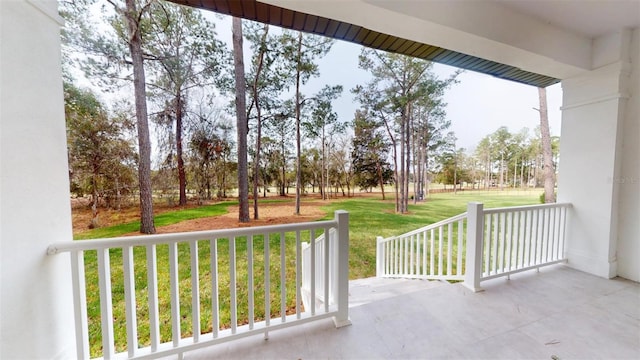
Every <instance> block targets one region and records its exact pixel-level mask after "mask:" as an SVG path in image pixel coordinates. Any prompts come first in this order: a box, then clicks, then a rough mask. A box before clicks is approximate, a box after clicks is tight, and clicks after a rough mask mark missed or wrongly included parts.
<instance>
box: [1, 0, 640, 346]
mask: <svg viewBox="0 0 640 360" xmlns="http://www.w3.org/2000/svg"><path fill="white" fill-rule="evenodd" d="M194 3H197V4H199V6H204V5H206V4H214V3H218V4H232V5H234V6H235V7H237V5H240V7H241V8H242V4H246V3H255V2H253V1H243V2H235V1H194ZM261 4H263V5H261V6H269V5H273V6H278V7H282V8H287V9H293V10H295V11H297V12H298V13H301V14H303V16H305V17H306V15H305V14H312V15H316V16H320V17H323V18H327V19H335V20H337V21H339V22H340V24H346V25H344V26H342V27H338V28H337V29H343V30H346V29H349V26H350V25H349V24H355V25H357V26H361V27H364V28H368V29H372V30H373V31H375V32H377V33H379V34H383V35H384V34H389V35H392V36H393V37H394V38H393V39H389V42H390V43H389V44H388V45H392V47H393V46H394V44H396V45H397V46H398V48H400V47H406V48H405V50H407V51H408V49H414V50H415V51H418V50H419V44H430V45H433V46H435V47H437V48H439V49H448V50H450V51H453V52H455V54H453V55H452V57H454V58H457V57H459V56H461V55H460V54H466V55H468V56H471V57H472V58H473V59H468V60H469V61H471V60H477V59H480V60H482V59H485V60H487V61H489V62H492V63H496V64H505V65H507V66H508V68H509V69H507V70H509V71H511V70H513V71H514V73H515V74H516V76H522V77H521V79H523V80H526V79H527V78H528V77H529V76H532V78H536V76H535V75H536V74H538V75H542V76H543V77H545V78H547V77H551V78H553V79H555V80H559V81H562V85H563V91H564V99H563V119H562V145H561V154H562V159H561V165H560V178H559V187H558V198H559V201H561V202H567V203H571V204H572V205H573V210H572V214H571V217H570V219H569V223H568V228H569V229H571V230H570V232H568V233H567V239H566V246H565V254H566V260H567V264H566V265H554V266H551V267H549V268H548V269H542V270H541V272H540V273H537V272H535V271H527V272H523V273H520V274H515V275H513V276H512V277H511V280H505V279H504V278H499V279H492V280H486V281H484V282H483V283H482V288H483V289H484V290H485V291H483V292H479V293H472V292H471V291H470V290H467V289H466V288H463V287H462V286H461V285H460V284H455V285H450V284H442V285H440V286H437V287H434V288H429V289H424V290H421V289H419V290H416V291H412V292H410V293H407V294H405V295H403V296H397V297H390V298H386V299H380V298H378V299H377V301H374V302H370V303H368V304H362V305H360V306H354V305H356V304H357V303H362V302H365V301H360V302H359V301H355V300H354V299H351V301H350V302H351V305H352V308H351V309H350V311H349V312H350V314H349V315H350V318H351V321H352V323H353V325H351V326H347V327H344V328H340V329H335V326H334V324H333V322H331V320H330V319H328V318H327V319H321V320H318V321H317V322H314V323H308V324H303V325H301V326H298V327H295V328H289V329H283V330H278V331H273V333H272V335H271V338H270V340H268V341H267V342H265V341H264V340H263V339H262V337H261V336H260V335H256V336H252V337H247V338H245V339H240V340H236V341H235V342H233V343H226V344H216V345H215V346H213V347H209V348H207V349H200V350H197V351H193V352H188V353H187V356H189V357H193V358H198V357H199V358H211V357H213V356H217V357H222V358H227V357H237V358H247V357H249V358H250V357H254V358H258V357H259V358H283V357H284V358H293V357H295V358H318V357H322V358H335V357H338V358H371V357H378V358H392V357H396V358H412V357H413V358H417V357H422V358H424V357H429V358H431V357H448V358H545V359H549V358H550V357H551V356H553V355H555V356H557V357H558V358H561V359H562V358H638V357H639V356H640V354H639V349H640V345H639V341H640V329H639V322H640V320H639V319H640V315H639V308H638V304H639V301H638V299H639V297H640V290H639V287H638V284H637V283H634V282H631V281H629V280H622V279H619V278H617V276H621V277H624V278H627V279H630V280H633V281H640V260H639V259H638V253H639V252H640V223H639V222H638V214H639V210H640V185H639V184H640V165H639V163H638V154H639V153H640V150H639V149H640V147H639V146H640V145H639V144H640V142H639V141H638V139H639V137H640V115H639V114H640V113H639V110H640V101H638V91H639V88H640V65H639V64H640V28H639V26H640V15H638V14H639V12H638V4H637V2H635V1H620V2H614V3H611V2H604V1H602V2H599V1H596V2H586V3H585V2H581V1H567V2H545V3H544V4H542V3H540V2H537V1H521V2H504V1H486V2H464V1H459V2H458V1H456V2H430V1H393V2H391V1H373V0H371V1H370V0H352V1H345V2H341V5H340V6H336V5H335V3H334V2H324V1H293V0H267V1H265V2H264V3H262V2H261ZM265 4H266V5H265ZM0 10H1V11H0V24H1V27H2V40H1V41H0V44H1V51H0V53H1V54H2V55H1V63H2V66H1V67H0V70H1V74H0V75H1V76H0V84H1V86H2V93H1V98H0V105H1V112H0V120H1V122H0V125H1V128H0V136H1V140H0V165H1V168H0V170H1V174H2V176H1V179H2V181H1V184H0V185H1V192H0V197H1V198H0V200H1V201H0V205H1V208H0V214H1V218H0V236H1V243H0V245H1V248H0V256H1V258H0V265H1V268H0V272H1V273H0V275H1V281H0V283H1V288H0V294H1V296H2V299H1V302H0V306H1V311H0V319H1V323H0V326H1V329H0V332H1V337H0V358H7V359H13V358H29V359H33V358H47V359H50V358H60V359H68V358H74V357H83V354H82V353H77V351H76V338H75V336H74V334H75V324H74V312H75V311H76V310H77V309H74V306H73V303H74V302H73V297H74V295H73V294H74V290H73V285H72V281H71V279H72V270H71V266H70V261H69V260H70V257H69V256H68V255H66V254H65V255H60V256H47V254H46V252H47V247H48V246H49V245H50V244H52V243H64V242H67V243H70V242H71V239H72V234H71V212H70V207H69V191H68V189H69V179H68V168H67V154H66V136H65V121H64V107H63V97H62V81H61V79H62V75H61V66H60V36H59V31H60V27H61V26H62V25H63V22H62V21H61V19H60V17H59V16H58V14H57V3H56V2H55V1H32V0H19V1H3V2H1V3H0ZM276 13H277V12H275V13H274V15H275V14H276ZM292 24H293V22H292ZM292 26H293V25H292ZM353 31H354V34H353V36H354V37H356V35H357V32H356V30H353ZM358 31H359V30H358ZM381 39H382V38H381ZM395 39H400V40H399V41H397V42H396V41H395ZM402 39H409V40H411V41H414V42H415V43H417V44H418V45H416V46H418V47H414V46H409V45H407V44H406V42H401V40H402ZM363 40H364V39H363ZM391 41H393V42H392V43H391ZM403 44H404V45H403ZM429 51H431V50H430V49H429V48H425V49H424V52H425V53H428V52H429ZM434 51H439V50H434ZM449 55H451V54H449ZM443 56H444V55H443ZM460 58H462V57H460ZM483 64H486V63H483ZM509 71H507V72H506V73H509ZM522 72H524V74H523V73H522ZM506 73H505V74H506ZM496 76H497V75H496ZM596 170H597V171H596ZM36 204H37V205H36ZM372 242H373V239H372ZM417 281H418V280H415V281H412V282H411V285H412V286H411V287H413V286H416V285H415V284H414V283H413V282H417ZM345 283H346V281H345ZM353 284H354V283H352V285H353ZM407 284H408V283H404V285H405V286H407ZM418 284H419V283H418ZM325 289H326V287H325ZM351 289H352V294H351V295H352V296H355V286H352V288H351ZM386 289H387V291H392V290H391V288H386ZM360 290H362V289H360ZM405 290H406V288H405ZM393 291H399V290H393ZM365 293H366V292H365ZM377 294H379V293H377ZM341 295H343V296H344V295H345V294H344V292H341ZM369 295H370V296H373V295H374V294H372V293H370V294H369Z"/></svg>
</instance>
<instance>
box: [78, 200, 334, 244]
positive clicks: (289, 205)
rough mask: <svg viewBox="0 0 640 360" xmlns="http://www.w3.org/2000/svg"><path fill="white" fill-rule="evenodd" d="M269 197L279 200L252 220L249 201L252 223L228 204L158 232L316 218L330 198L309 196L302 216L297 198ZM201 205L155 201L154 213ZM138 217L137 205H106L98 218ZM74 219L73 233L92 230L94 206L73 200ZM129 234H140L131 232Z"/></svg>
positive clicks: (108, 221) (103, 222)
mask: <svg viewBox="0 0 640 360" xmlns="http://www.w3.org/2000/svg"><path fill="white" fill-rule="evenodd" d="M269 199H270V200H272V199H276V200H279V201H278V202H265V203H261V204H260V208H259V210H258V211H259V214H260V219H259V220H253V203H250V204H249V215H250V217H251V221H250V222H249V223H240V222H239V221H238V205H229V208H228V210H229V213H227V214H224V215H218V216H211V217H206V218H200V219H194V220H186V221H182V222H179V223H177V224H172V225H167V226H160V227H157V229H156V231H157V233H158V234H166V233H174V232H185V231H201V230H216V229H229V228H238V227H247V226H263V225H276V224H290V223H298V222H305V221H315V220H318V219H320V218H322V217H324V216H325V212H324V211H322V210H320V207H321V206H323V205H326V204H327V203H328V201H321V200H316V199H310V198H307V199H305V201H303V202H302V205H301V207H300V215H295V214H294V213H295V199H294V198H290V197H277V198H275V197H273V198H269ZM215 203H216V202H214V201H210V202H208V203H205V204H202V205H211V204H215ZM202 205H198V204H197V203H196V202H189V203H188V204H187V205H186V206H170V205H167V204H163V203H160V204H154V213H155V215H159V214H162V213H166V212H170V211H179V210H186V209H192V208H197V207H200V206H202ZM138 220H140V210H139V208H138V207H137V206H129V207H125V208H122V209H120V210H115V209H105V208H100V209H98V221H99V224H100V227H107V226H113V225H118V224H125V223H130V222H134V221H138ZM72 222H73V233H74V234H80V233H82V232H85V231H87V230H88V229H89V224H90V222H91V208H90V207H89V205H88V201H86V202H84V203H83V202H81V200H77V199H73V201H72ZM127 235H139V234H138V233H132V234H127Z"/></svg>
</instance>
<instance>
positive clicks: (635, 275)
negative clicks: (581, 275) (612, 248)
mask: <svg viewBox="0 0 640 360" xmlns="http://www.w3.org/2000/svg"><path fill="white" fill-rule="evenodd" d="M629 41H630V43H631V45H630V47H629V50H630V51H629V60H630V64H629V75H628V81H629V84H628V93H629V99H628V100H627V103H626V107H625V108H624V123H623V126H624V130H623V135H622V151H623V153H622V159H621V160H622V165H621V174H620V178H619V179H618V182H619V184H620V191H619V208H618V209H619V210H618V214H619V220H618V249H617V257H618V275H620V276H622V277H624V278H627V279H631V280H634V281H640V218H639V217H638V214H640V29H635V30H634V31H633V32H632V33H631V36H630V40H629Z"/></svg>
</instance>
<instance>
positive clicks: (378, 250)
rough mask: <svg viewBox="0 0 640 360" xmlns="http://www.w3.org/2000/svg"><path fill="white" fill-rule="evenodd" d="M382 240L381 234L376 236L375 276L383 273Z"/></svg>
mask: <svg viewBox="0 0 640 360" xmlns="http://www.w3.org/2000/svg"><path fill="white" fill-rule="evenodd" d="M382 240H384V238H383V237H382V236H378V237H377V238H376V277H382V275H384V258H385V254H384V246H383V244H382Z"/></svg>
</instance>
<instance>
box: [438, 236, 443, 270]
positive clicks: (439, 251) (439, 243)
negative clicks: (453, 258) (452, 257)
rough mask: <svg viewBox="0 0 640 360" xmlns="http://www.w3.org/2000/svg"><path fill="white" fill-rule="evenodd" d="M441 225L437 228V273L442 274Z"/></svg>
mask: <svg viewBox="0 0 640 360" xmlns="http://www.w3.org/2000/svg"><path fill="white" fill-rule="evenodd" d="M442 237H443V235H442V226H440V227H439V228H438V275H442V273H443V271H442V261H443V259H442V258H443V255H442V248H443V243H444V241H443V240H444V239H443V238H442Z"/></svg>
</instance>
